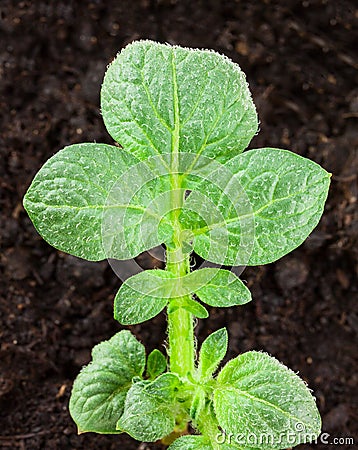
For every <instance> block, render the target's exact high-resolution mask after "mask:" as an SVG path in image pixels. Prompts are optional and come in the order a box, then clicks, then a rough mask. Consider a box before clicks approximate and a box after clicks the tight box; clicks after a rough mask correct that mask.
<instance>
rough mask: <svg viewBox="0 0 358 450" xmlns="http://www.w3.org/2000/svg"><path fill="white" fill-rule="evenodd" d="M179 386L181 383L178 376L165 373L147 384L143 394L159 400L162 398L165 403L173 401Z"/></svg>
mask: <svg viewBox="0 0 358 450" xmlns="http://www.w3.org/2000/svg"><path fill="white" fill-rule="evenodd" d="M180 386H181V381H180V380H179V378H178V376H177V375H176V374H175V373H171V372H166V373H163V374H162V375H160V376H159V377H158V378H157V379H156V380H154V381H152V382H151V383H150V384H148V385H147V386H146V388H145V392H146V393H147V394H150V395H154V396H156V397H159V398H161V399H162V398H164V399H165V401H174V400H175V398H176V396H177V393H178V391H179V388H180Z"/></svg>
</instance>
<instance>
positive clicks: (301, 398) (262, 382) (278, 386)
mask: <svg viewBox="0 0 358 450" xmlns="http://www.w3.org/2000/svg"><path fill="white" fill-rule="evenodd" d="M214 408H215V413H216V416H217V419H218V422H219V425H220V426H221V427H222V429H223V430H224V432H225V433H226V434H229V433H233V435H237V434H238V433H244V434H245V436H250V439H252V436H257V442H253V441H252V440H250V442H248V444H249V445H250V446H253V447H257V448H276V449H285V448H287V447H293V446H296V445H299V444H301V443H305V442H309V441H311V440H314V439H315V438H316V437H317V436H318V435H319V433H320V429H321V419H320V415H319V412H318V410H317V406H316V402H315V400H314V398H313V397H312V395H311V393H310V391H309V390H308V388H307V387H306V385H305V383H304V382H303V381H302V380H301V379H300V378H299V377H298V376H297V375H296V374H295V373H294V372H292V371H291V370H289V369H288V368H287V367H285V366H284V365H282V364H281V363H279V362H278V361H277V360H276V359H275V358H272V357H270V356H268V355H266V354H264V353H259V352H248V353H244V354H243V355H240V356H238V357H237V358H235V359H233V360H231V361H230V362H229V363H228V364H226V366H225V367H224V368H223V369H222V371H221V372H220V373H219V375H218V377H217V388H216V389H215V391H214ZM260 436H261V437H269V438H270V439H272V442H270V441H269V445H268V442H267V441H263V440H262V439H260ZM242 444H243V445H245V443H242Z"/></svg>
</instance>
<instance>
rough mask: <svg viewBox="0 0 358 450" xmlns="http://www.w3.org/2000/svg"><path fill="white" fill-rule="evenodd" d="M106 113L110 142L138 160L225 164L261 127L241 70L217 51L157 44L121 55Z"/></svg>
mask: <svg viewBox="0 0 358 450" xmlns="http://www.w3.org/2000/svg"><path fill="white" fill-rule="evenodd" d="M101 107H102V114H103V119H104V122H105V124H106V127H107V129H108V131H109V133H110V134H111V136H112V137H113V138H114V139H115V140H116V141H117V142H119V143H120V144H121V145H122V146H123V147H124V148H127V149H130V150H131V151H133V152H134V154H135V155H136V156H138V157H139V158H140V159H141V160H142V159H146V158H147V157H148V156H153V155H159V157H162V155H163V154H167V153H168V152H169V153H171V152H192V153H195V154H197V155H203V156H207V157H211V158H219V159H220V160H223V161H227V160H228V159H230V158H232V157H233V156H235V155H237V154H238V153H239V152H240V151H242V150H244V149H245V148H246V146H247V144H248V143H249V142H250V140H251V139H252V137H253V136H254V135H255V133H256V131H257V127H258V121H257V115H256V110H255V106H254V104H253V102H252V99H251V94H250V91H249V89H248V86H247V83H246V80H245V75H244V73H243V72H242V71H241V70H240V68H239V66H238V65H237V64H234V63H233V62H232V61H230V60H229V59H228V58H226V57H224V56H222V55H219V54H218V53H215V52H213V51H208V50H196V49H188V48H181V47H176V46H169V45H164V44H159V43H156V42H152V41H137V42H134V43H132V44H130V45H128V46H127V47H126V48H125V49H123V50H122V51H121V53H119V54H118V55H117V57H116V58H115V59H114V61H113V62H112V63H111V65H110V66H109V68H108V70H107V72H106V75H105V78H104V82H103V86H102V90H101ZM194 165H195V164H194Z"/></svg>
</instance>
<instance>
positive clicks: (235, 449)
mask: <svg viewBox="0 0 358 450" xmlns="http://www.w3.org/2000/svg"><path fill="white" fill-rule="evenodd" d="M220 434H221V433H218V437H220ZM220 438H221V437H220ZM220 442H221V441H220V440H219V443H217V442H215V441H210V439H209V438H208V437H206V436H182V437H180V438H178V439H176V440H175V441H174V442H173V443H172V445H171V446H170V447H169V448H168V450H249V448H247V447H246V448H244V447H241V446H239V445H235V444H228V443H220Z"/></svg>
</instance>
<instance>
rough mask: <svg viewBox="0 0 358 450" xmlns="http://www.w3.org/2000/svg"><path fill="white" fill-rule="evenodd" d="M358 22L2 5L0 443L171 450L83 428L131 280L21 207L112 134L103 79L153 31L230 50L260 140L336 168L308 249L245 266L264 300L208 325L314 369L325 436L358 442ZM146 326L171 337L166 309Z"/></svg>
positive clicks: (152, 336)
mask: <svg viewBox="0 0 358 450" xmlns="http://www.w3.org/2000/svg"><path fill="white" fill-rule="evenodd" d="M357 17H358V14H357V10H356V9H355V6H354V2H353V0H351V1H349V0H347V1H340V2H336V1H329V0H325V1H324V0H322V1H317V0H312V1H311V0H305V1H302V2H301V1H293V0H286V1H270V0H265V1H252V0H248V1H245V2H244V1H242V2H240V1H234V0H226V1H222V2H220V1H218V0H217V1H215V0H210V1H209V0H206V1H204V0H200V1H196V2H192V1H189V0H184V1H179V0H177V1H175V0H172V1H170V0H162V1H155V0H152V1H150V0H140V1H139V0H138V1H135V0H131V1H127V0H122V1H110V0H109V1H106V2H105V1H101V0H92V1H89V0H84V1H81V2H75V1H63V0H59V1H56V2H48V1H45V0H39V1H26V0H25V1H16V0H15V1H14V0H13V1H11V0H2V1H1V3H0V58H1V66H0V75H1V79H2V81H1V86H0V93H1V94H0V105H1V109H0V113H1V115H0V117H1V123H2V125H1V134H0V157H1V163H0V189H1V200H0V205H1V228H0V230H1V247H2V254H1V260H0V286H1V293H0V323H1V328H0V345H1V347H0V433H1V436H0V447H3V448H9V449H15V448H20V449H27V450H33V449H46V450H49V449H54V450H57V449H58V450H60V449H61V450H63V449H76V448H78V449H88V450H91V449H96V450H98V449H118V448H125V449H129V450H133V449H142V450H144V449H146V448H148V449H156V448H158V449H159V448H161V447H160V446H159V445H157V444H148V445H147V446H140V444H139V443H137V442H135V441H133V440H132V439H130V438H128V437H126V436H99V435H94V434H88V435H81V436H77V435H76V429H75V426H74V423H73V422H72V420H71V418H70V417H69V413H68V398H69V394H70V389H71V384H72V381H73V379H74V377H75V376H76V374H77V373H78V371H79V370H80V368H81V366H82V365H83V364H85V363H87V362H88V361H89V359H90V350H91V348H92V346H93V345H95V344H96V343H98V342H99V341H101V340H103V339H106V338H109V337H110V336H112V335H113V334H114V333H115V332H116V331H118V330H119V329H120V326H119V324H118V323H116V322H115V320H114V319H113V317H112V301H113V295H114V293H115V292H116V290H117V288H118V286H119V280H118V279H117V278H116V276H115V275H114V274H113V272H112V271H111V269H110V268H109V267H108V265H107V263H105V262H103V263H89V262H84V261H80V260H78V259H76V258H73V257H71V256H68V255H65V254H62V253H59V252H57V251H55V250H54V249H52V248H51V247H49V246H48V245H47V244H46V243H45V242H44V241H42V239H41V238H40V237H39V236H38V235H37V233H36V232H35V230H34V228H33V226H32V225H31V223H30V220H29V219H28V217H27V216H26V214H25V212H24V210H23V208H22V206H21V200H22V197H23V195H24V193H25V191H26V188H27V187H28V185H29V183H30V182H31V179H32V177H33V176H34V174H35V173H36V171H37V170H38V169H39V167H40V165H41V164H42V163H43V162H45V161H46V159H48V158H49V157H50V156H51V155H52V154H54V153H55V152H56V151H57V150H59V149H60V148H61V147H63V146H65V145H68V144H70V143H75V142H82V141H94V140H96V141H97V142H107V143H110V142H111V140H110V138H109V136H108V134H107V133H106V130H105V128H104V125H103V122H102V120H101V116H100V111H99V89H100V83H101V79H102V76H103V74H104V71H105V68H106V65H107V64H108V63H109V61H110V60H111V59H112V58H113V56H114V55H115V54H116V52H117V51H118V50H120V49H121V47H122V46H124V45H125V44H127V43H129V42H130V41H132V40H134V39H138V38H150V39H156V40H159V41H162V42H164V41H167V42H170V43H176V44H180V45H186V46H191V47H207V48H213V49H215V50H218V51H220V52H223V53H225V54H227V55H228V56H229V57H231V58H232V59H233V60H234V61H236V62H238V63H239V64H240V65H241V66H242V68H243V70H244V71H245V72H246V73H247V76H248V80H249V82H250V85H251V89H252V91H253V95H254V100H255V102H256V104H257V107H258V110H259V116H260V119H261V132H260V134H259V135H258V136H257V137H256V138H255V139H254V141H253V143H252V145H251V146H252V147H258V146H267V145H270V146H277V147H283V148H289V149H292V150H294V151H295V152H297V153H299V154H301V155H305V156H308V157H310V158H312V159H313V160H315V161H317V162H318V163H320V164H322V165H323V166H324V167H325V168H326V169H327V170H329V171H331V172H332V173H333V179H332V187H331V191H330V195H329V199H328V203H327V206H326V211H325V214H324V217H323V218H322V220H321V222H320V224H319V226H318V228H317V229H316V230H315V231H314V232H313V233H312V235H311V236H310V238H309V239H308V240H307V241H306V243H305V244H303V245H302V246H301V247H300V248H299V249H297V250H296V251H295V252H293V253H292V254H291V255H289V256H287V257H285V258H283V259H282V260H281V261H279V262H277V263H276V264H271V265H268V266H264V267H258V268H250V269H246V270H245V272H244V274H243V278H244V279H246V280H247V281H248V284H249V286H250V287H251V289H252V292H253V297H254V301H253V302H252V303H251V304H248V305H246V306H242V307H239V308H229V309H215V308H212V309H211V315H210V318H209V319H207V320H203V321H200V322H199V325H198V326H197V328H196V331H197V333H198V336H199V338H198V339H199V341H202V339H203V338H204V337H205V336H206V335H207V334H208V333H209V332H211V331H213V330H215V329H217V328H219V327H220V326H223V325H226V326H227V327H228V329H229V332H230V350H229V355H228V356H229V357H233V356H235V355H236V354H237V353H239V352H243V351H246V350H250V349H263V350H265V351H267V352H269V353H270V354H272V355H274V356H276V357H277V358H279V359H280V360H281V361H283V362H284V363H285V364H287V365H288V366H290V367H291V368H292V369H294V370H295V371H299V372H300V374H301V376H302V377H303V378H304V379H305V380H307V381H308V383H309V385H310V387H311V388H312V389H313V390H314V393H315V395H316V396H317V399H318V405H319V409H320V411H321V413H322V417H323V428H324V431H326V432H327V433H330V434H331V436H332V437H339V436H351V437H355V442H357V437H358V433H357V431H358V428H357V424H358V416H357V409H355V407H356V406H357V398H356V392H357V359H356V356H357V331H358V319H357V304H356V298H357V285H356V284H355V280H356V276H357V252H356V247H355V245H356V244H357V228H356V227H357V223H356V222H355V221H354V219H355V217H354V212H355V211H356V209H355V201H356V199H357V194H358V192H357V184H356V181H357V180H356V173H357V171H356V163H357V159H356V153H355V150H354V149H355V148H356V146H357V142H358V135H357V117H358V89H357V59H355V57H356V55H355V47H354V45H355V44H354V42H357V32H356V30H357ZM131 329H132V331H133V332H134V333H135V334H136V335H137V337H138V338H139V339H141V340H142V342H143V343H144V344H145V345H146V347H147V349H148V351H149V350H151V349H152V348H154V347H156V346H158V347H161V346H162V344H163V341H164V340H165V337H166V332H165V320H164V316H163V315H160V316H158V317H156V318H155V319H154V320H151V321H149V322H147V323H145V324H143V325H141V326H134V327H131ZM326 447H327V446H326V445H323V444H318V445H314V444H311V445H305V446H302V448H305V449H311V448H312V449H314V448H315V449H324V448H326ZM339 448H347V449H349V448H353V446H350V445H341V446H339Z"/></svg>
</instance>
